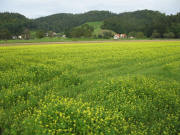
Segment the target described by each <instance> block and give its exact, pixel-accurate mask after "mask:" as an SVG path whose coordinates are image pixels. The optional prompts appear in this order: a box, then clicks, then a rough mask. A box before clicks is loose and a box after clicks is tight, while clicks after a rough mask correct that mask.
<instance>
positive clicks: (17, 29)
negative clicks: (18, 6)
mask: <svg viewBox="0 0 180 135" xmlns="http://www.w3.org/2000/svg"><path fill="white" fill-rule="evenodd" d="M24 28H29V29H32V28H35V26H33V22H32V20H30V19H28V18H26V17H25V16H23V15H21V14H18V13H7V12H6V13H0V30H2V29H6V30H8V31H9V32H10V33H11V34H13V35H18V34H20V33H22V31H23V29H24Z"/></svg>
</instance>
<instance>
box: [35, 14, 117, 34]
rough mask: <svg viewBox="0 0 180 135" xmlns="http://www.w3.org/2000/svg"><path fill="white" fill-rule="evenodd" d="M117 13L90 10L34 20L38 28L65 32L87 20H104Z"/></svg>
mask: <svg viewBox="0 0 180 135" xmlns="http://www.w3.org/2000/svg"><path fill="white" fill-rule="evenodd" d="M115 15H116V14H114V13H111V12H109V11H90V12H87V13H83V14H67V13H61V14H55V15H50V16H46V17H41V18H38V19H36V20H34V22H35V24H36V26H37V27H38V29H43V30H47V31H48V30H52V31H55V32H63V31H65V30H69V29H72V28H73V27H76V26H79V25H81V24H84V23H86V22H95V21H103V20H105V19H107V18H109V17H113V16H115Z"/></svg>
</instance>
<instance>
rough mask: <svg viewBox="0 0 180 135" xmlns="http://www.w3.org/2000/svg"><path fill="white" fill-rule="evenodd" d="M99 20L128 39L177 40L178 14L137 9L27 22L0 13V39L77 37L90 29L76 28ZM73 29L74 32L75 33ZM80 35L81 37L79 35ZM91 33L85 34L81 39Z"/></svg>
mask: <svg viewBox="0 0 180 135" xmlns="http://www.w3.org/2000/svg"><path fill="white" fill-rule="evenodd" d="M95 21H102V22H104V23H103V26H102V28H103V29H109V30H113V31H115V32H116V33H125V34H127V35H129V36H134V37H136V36H137V37H138V35H140V37H151V38H180V13H177V14H176V15H166V14H163V13H160V12H158V11H151V10H141V11H135V12H126V13H120V14H115V13H112V12H109V11H90V12H86V13H82V14H69V13H60V14H54V15H50V16H46V17H40V18H37V19H29V18H26V17H25V16H23V15H21V14H18V13H8V12H5V13H0V39H10V38H12V36H18V35H21V34H26V33H29V31H37V32H38V31H43V32H48V31H54V32H56V33H71V34H69V35H71V36H72V35H74V37H78V36H77V35H78V34H79V33H78V32H77V31H81V33H83V32H82V31H83V30H84V31H86V30H87V32H89V31H90V33H92V29H91V28H89V27H88V26H86V28H85V27H84V28H81V29H80V28H76V27H77V26H79V25H82V24H84V23H86V22H95ZM76 30H77V31H76ZM79 35H82V34H79ZM87 36H89V37H90V36H91V34H87V33H85V37H87Z"/></svg>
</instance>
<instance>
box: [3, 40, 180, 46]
mask: <svg viewBox="0 0 180 135" xmlns="http://www.w3.org/2000/svg"><path fill="white" fill-rule="evenodd" d="M156 41H158V42H160V41H162V42H164V41H180V40H108V41H107V40H104V41H70V42H40V43H3V44H0V47H6V46H24V45H50V44H79V43H106V42H156Z"/></svg>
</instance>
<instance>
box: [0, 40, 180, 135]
mask: <svg viewBox="0 0 180 135" xmlns="http://www.w3.org/2000/svg"><path fill="white" fill-rule="evenodd" d="M179 127H180V41H149V42H147V41H135V42H126V41H124V42H106V43H73V44H70V43H69V44H49V45H47V44H46V45H24V46H6V47H0V134H2V135H62V134H66V135H72V134H74V135H86V134H87V135H89V134H90V135H99V134H100V135H119V134H122V135H126V134H132V135H160V134H162V135H178V134H180V128H179Z"/></svg>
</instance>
